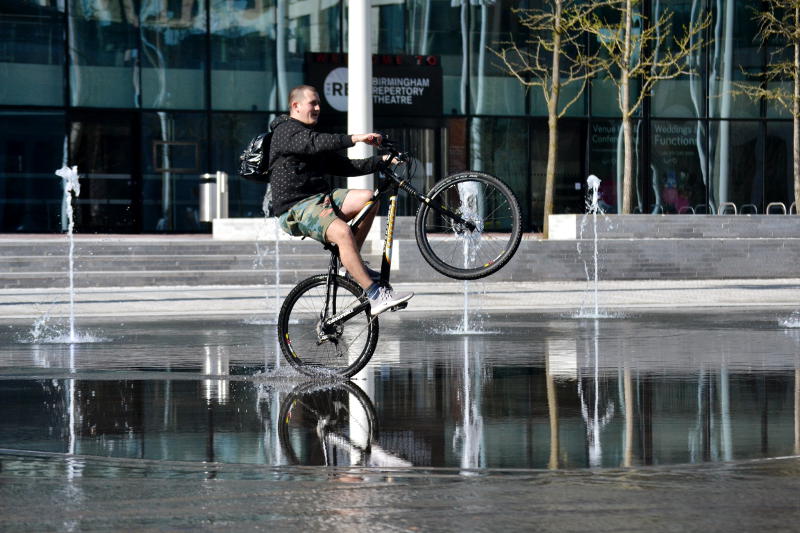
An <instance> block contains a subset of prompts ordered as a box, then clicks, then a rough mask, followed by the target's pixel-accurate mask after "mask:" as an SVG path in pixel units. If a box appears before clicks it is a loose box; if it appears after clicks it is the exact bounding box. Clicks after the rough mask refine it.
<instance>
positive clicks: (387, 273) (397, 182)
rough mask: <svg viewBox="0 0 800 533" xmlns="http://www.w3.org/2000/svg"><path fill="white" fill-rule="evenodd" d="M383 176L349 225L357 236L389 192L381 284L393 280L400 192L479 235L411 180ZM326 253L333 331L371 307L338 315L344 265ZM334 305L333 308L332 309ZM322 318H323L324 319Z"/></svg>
mask: <svg viewBox="0 0 800 533" xmlns="http://www.w3.org/2000/svg"><path fill="white" fill-rule="evenodd" d="M390 155H391V157H397V156H402V154H399V153H397V152H394V151H392V152H390ZM383 174H384V175H385V176H386V177H385V178H384V180H383V181H382V182H381V183H380V184H379V186H378V187H377V188H376V189H375V190H374V192H373V194H372V198H370V200H369V201H367V203H366V204H364V207H363V208H362V209H361V211H359V212H358V214H357V215H356V216H355V217H353V219H352V220H350V221H349V222H348V225H349V226H350V227H351V229H352V230H353V232H355V230H356V228H358V225H359V224H361V223H362V222H363V221H364V219H366V217H367V215H368V213H369V211H370V209H372V207H373V206H374V205H375V203H376V202H377V201H378V198H379V197H380V196H381V194H383V193H384V192H386V191H388V192H389V211H388V214H387V217H386V229H385V231H384V240H383V251H382V254H381V271H380V272H381V283H383V284H388V283H389V278H390V277H391V268H392V243H393V237H394V224H395V220H396V218H397V195H398V194H399V192H400V189H403V190H404V191H406V192H407V193H408V194H409V195H411V197H413V198H415V199H416V200H417V201H419V202H422V203H425V204H427V205H428V206H429V207H430V208H431V209H433V210H434V211H436V212H437V213H439V214H441V215H443V216H446V217H449V218H450V219H452V220H453V221H454V222H455V223H457V224H461V225H463V226H464V227H465V228H467V229H468V230H469V231H475V229H476V226H475V224H473V223H472V222H469V221H467V220H464V219H463V218H462V217H461V216H460V215H458V214H457V213H454V212H452V211H451V210H449V209H447V208H446V207H445V206H443V205H439V204H437V203H436V202H434V201H433V200H431V198H429V197H428V196H425V195H424V194H422V193H420V192H419V191H418V190H416V189H415V188H414V187H413V186H412V185H411V184H410V183H408V180H407V179H404V178H401V177H400V176H398V175H397V174H396V173H395V172H394V171H393V170H392V169H389V168H387V169H385V170H384V171H383ZM324 246H325V249H327V250H329V251H330V252H331V262H330V265H329V266H328V283H327V290H326V298H325V310H324V316H326V317H327V316H330V318H328V319H325V321H324V323H323V327H326V328H327V327H331V326H334V325H336V324H339V323H341V322H346V321H347V320H349V319H350V318H352V317H353V316H355V315H357V314H359V313H360V312H361V311H363V310H364V308H365V307H367V306H368V305H369V304H368V303H366V302H365V303H361V304H359V305H357V306H356V307H354V308H353V309H351V310H350V311H347V312H344V313H341V314H337V312H336V299H335V298H331V296H332V295H333V296H335V293H336V290H337V287H336V283H335V282H333V280H334V279H335V276H336V275H337V273H338V270H339V266H340V261H339V254H338V253H337V252H336V250H335V248H334V247H332V246H330V245H328V244H326V245H324ZM331 302H333V305H332V307H333V308H331ZM331 315H333V316H331ZM321 318H322V317H321Z"/></svg>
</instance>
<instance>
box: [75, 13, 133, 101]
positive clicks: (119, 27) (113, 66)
mask: <svg viewBox="0 0 800 533" xmlns="http://www.w3.org/2000/svg"><path fill="white" fill-rule="evenodd" d="M69 1H70V17H69V18H70V28H69V30H70V31H71V32H72V39H71V43H70V92H71V96H70V100H71V102H72V105H74V106H85V107H138V88H139V71H138V57H139V37H138V34H139V30H138V25H139V14H138V13H137V12H136V11H135V7H134V4H133V3H131V2H124V3H123V2H112V3H108V2H105V1H103V0H85V1H84V0H69Z"/></svg>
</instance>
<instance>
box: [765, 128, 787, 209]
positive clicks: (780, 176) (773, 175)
mask: <svg viewBox="0 0 800 533" xmlns="http://www.w3.org/2000/svg"><path fill="white" fill-rule="evenodd" d="M765 150H766V155H765V157H764V158H765V159H766V161H768V162H769V164H768V165H765V168H764V170H765V172H766V175H765V176H764V210H765V212H766V208H767V204H769V203H771V202H782V203H783V204H784V206H785V207H786V209H787V211H788V210H789V207H790V206H791V205H792V203H793V202H794V178H793V175H792V124H791V122H767V138H766V143H765ZM770 212H776V211H770Z"/></svg>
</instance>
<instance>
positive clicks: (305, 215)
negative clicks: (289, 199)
mask: <svg viewBox="0 0 800 533" xmlns="http://www.w3.org/2000/svg"><path fill="white" fill-rule="evenodd" d="M348 192H349V191H348V190H347V189H334V190H333V192H332V193H331V196H333V201H334V202H335V203H336V205H337V206H339V207H341V206H342V204H344V199H345V197H346V196H347V193H348ZM337 218H338V217H337V216H336V213H334V212H333V209H332V208H331V204H330V197H329V196H328V195H327V194H315V195H314V196H309V197H308V198H306V199H305V200H301V201H299V202H297V203H296V204H294V205H293V206H292V207H291V209H289V210H288V211H287V212H285V213H284V214H282V215H281V216H280V217H279V218H278V221H279V222H280V225H281V228H283V231H285V232H286V233H288V234H289V235H294V236H295V237H309V238H311V239H314V240H315V241H319V242H327V241H325V232H326V231H327V230H328V226H330V225H331V222H333V221H334V220H336V219H337Z"/></svg>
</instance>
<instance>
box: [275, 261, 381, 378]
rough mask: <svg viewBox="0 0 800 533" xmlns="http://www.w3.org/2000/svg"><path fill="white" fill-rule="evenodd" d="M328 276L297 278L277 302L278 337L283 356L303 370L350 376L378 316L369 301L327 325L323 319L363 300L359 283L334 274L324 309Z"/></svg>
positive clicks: (369, 349)
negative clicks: (340, 319) (357, 309)
mask: <svg viewBox="0 0 800 533" xmlns="http://www.w3.org/2000/svg"><path fill="white" fill-rule="evenodd" d="M327 298H328V276H327V275H325V274H323V275H319V276H313V277H311V278H308V279H305V280H303V281H301V282H300V283H299V284H298V285H297V286H296V287H295V288H294V289H292V291H291V292H290V293H289V296H287V297H286V300H285V301H284V302H283V305H282V306H281V311H280V313H279V314H278V340H279V342H280V346H281V351H282V352H283V355H284V357H285V358H286V360H287V361H288V362H289V364H290V365H292V366H293V367H294V368H296V369H297V370H299V371H300V372H302V373H303V374H306V375H309V376H318V377H319V376H321V377H325V376H329V377H330V376H336V377H350V376H352V375H353V374H355V373H356V372H358V371H359V370H361V369H362V368H364V365H366V364H367V362H369V359H370V357H372V353H373V352H374V351H375V345H376V344H377V343H378V319H377V318H376V317H373V316H372V315H370V313H369V306H366V308H365V309H363V310H361V311H360V312H359V313H358V314H356V315H355V316H353V317H351V318H349V319H348V320H346V321H344V322H341V323H338V324H335V325H330V326H325V325H324V319H325V318H328V317H332V316H334V315H335V314H341V313H343V312H345V311H347V310H352V309H355V308H356V307H357V306H359V305H360V304H361V303H364V302H366V300H367V297H366V296H365V295H364V291H362V290H361V287H359V286H358V285H356V284H355V283H353V282H351V281H349V280H347V279H345V278H343V277H341V276H335V277H334V279H333V280H332V282H331V287H330V300H329V301H328V308H327V309H328V314H327V316H325V310H326V306H325V303H326V299H327Z"/></svg>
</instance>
